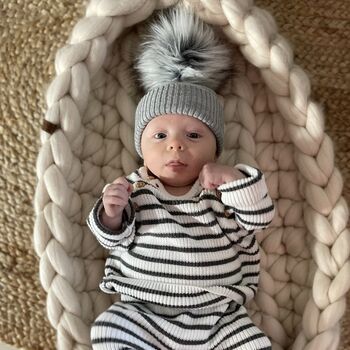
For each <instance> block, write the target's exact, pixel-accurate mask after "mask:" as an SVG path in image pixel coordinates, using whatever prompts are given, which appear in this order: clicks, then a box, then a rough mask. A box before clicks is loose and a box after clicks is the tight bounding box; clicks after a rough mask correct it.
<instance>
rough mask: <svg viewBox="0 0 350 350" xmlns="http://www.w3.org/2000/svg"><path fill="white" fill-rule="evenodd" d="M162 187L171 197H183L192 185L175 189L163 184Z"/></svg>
mask: <svg viewBox="0 0 350 350" xmlns="http://www.w3.org/2000/svg"><path fill="white" fill-rule="evenodd" d="M163 186H164V188H165V190H166V191H167V192H168V193H170V194H171V195H172V196H183V195H184V194H186V193H187V192H188V191H189V190H190V189H191V188H192V186H193V185H188V186H181V187H175V186H170V185H166V184H164V183H163Z"/></svg>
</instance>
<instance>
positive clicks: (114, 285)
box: [87, 164, 274, 308]
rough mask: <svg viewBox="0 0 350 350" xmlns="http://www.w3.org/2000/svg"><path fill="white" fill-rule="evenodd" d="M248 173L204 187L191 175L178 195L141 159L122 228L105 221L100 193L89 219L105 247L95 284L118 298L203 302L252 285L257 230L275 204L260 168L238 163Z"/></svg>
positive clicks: (247, 294) (229, 297)
mask: <svg viewBox="0 0 350 350" xmlns="http://www.w3.org/2000/svg"><path fill="white" fill-rule="evenodd" d="M236 168H238V169H239V170H241V171H242V172H244V173H245V174H246V178H244V179H239V180H236V181H232V182H230V183H227V184H223V185H221V186H219V187H218V189H217V191H213V190H206V189H203V188H202V187H201V186H200V184H199V181H198V180H197V181H196V182H195V183H194V185H193V186H192V188H191V190H190V191H189V192H188V193H186V194H185V195H183V196H173V195H171V194H169V193H168V192H167V191H166V190H165V188H164V187H163V185H162V183H161V182H160V181H159V180H158V179H156V178H153V177H150V176H148V174H147V170H146V168H144V167H142V168H140V169H138V170H137V171H135V172H133V173H132V174H131V175H129V176H127V180H128V181H129V182H130V183H132V184H133V187H134V191H133V192H132V194H131V196H130V198H129V203H128V205H127V207H126V208H125V210H124V213H123V215H124V220H123V224H122V228H121V229H120V230H119V231H117V232H115V231H111V230H109V229H108V228H106V227H104V226H103V225H102V224H101V222H100V220H99V215H100V212H101V209H102V208H103V204H102V198H99V199H98V201H97V203H96V204H95V206H94V208H93V209H92V211H91V212H90V214H89V217H88V219H87V224H88V226H89V227H90V229H91V231H92V232H93V234H94V235H95V236H96V238H97V240H98V241H99V242H100V244H101V245H102V246H103V247H105V248H107V249H109V250H110V255H109V257H108V259H107V261H106V265H105V276H104V278H103V280H102V282H101V285H100V287H101V289H102V290H103V291H105V292H107V293H120V294H121V297H122V300H124V301H136V300H137V301H143V302H148V303H154V304H158V305H163V306H170V307H179V308H203V307H212V306H215V305H220V304H222V303H228V302H231V301H234V302H236V303H238V304H244V303H245V302H246V301H248V300H250V299H251V298H253V296H254V295H255V293H256V289H257V285H258V278H259V247H258V244H257V241H256V238H255V234H254V233H255V231H257V230H261V229H264V228H266V227H267V226H268V224H269V223H270V222H271V221H272V218H273V215H274V205H273V203H272V200H271V198H270V196H269V195H268V192H267V186H266V183H265V179H264V175H263V174H262V173H261V171H260V170H258V169H255V168H252V167H249V166H247V165H243V164H239V165H236Z"/></svg>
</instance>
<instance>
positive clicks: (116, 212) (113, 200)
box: [102, 177, 132, 218]
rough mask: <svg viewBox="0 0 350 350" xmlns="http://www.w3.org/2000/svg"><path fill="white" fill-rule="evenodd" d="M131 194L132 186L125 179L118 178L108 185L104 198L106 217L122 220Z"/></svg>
mask: <svg viewBox="0 0 350 350" xmlns="http://www.w3.org/2000/svg"><path fill="white" fill-rule="evenodd" d="M131 192H132V186H131V184H130V183H129V182H128V181H127V180H126V178H125V177H118V178H117V179H116V180H114V181H113V182H112V183H111V184H110V185H108V186H107V188H106V190H105V191H104V193H103V197H102V202H103V207H104V210H105V213H106V215H107V216H108V217H110V218H121V217H122V213H123V210H124V208H125V207H126V206H127V204H128V199H129V196H130V194H131Z"/></svg>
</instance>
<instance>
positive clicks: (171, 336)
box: [91, 302, 271, 350]
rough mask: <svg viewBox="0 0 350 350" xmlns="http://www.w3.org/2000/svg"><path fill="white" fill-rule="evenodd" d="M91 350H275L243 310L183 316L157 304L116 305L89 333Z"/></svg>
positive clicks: (185, 312) (215, 310)
mask: <svg viewBox="0 0 350 350" xmlns="http://www.w3.org/2000/svg"><path fill="white" fill-rule="evenodd" d="M91 340H92V347H93V350H130V349H132V350H136V349H137V350H214V349H215V350H224V349H225V350H228V349H240V350H257V349H261V350H262V349H266V350H267V349H271V343H270V341H269V339H268V338H267V337H266V336H265V335H264V334H263V333H262V332H261V331H260V330H259V329H258V328H257V327H256V326H255V325H254V324H253V323H252V321H251V319H250V318H249V316H248V315H247V312H246V309H245V308H244V306H241V305H237V304H232V305H231V304H230V305H229V304H224V305H220V306H217V307H215V308H204V309H198V310H192V309H190V310H185V309H177V308H167V307H162V306H158V305H154V304H143V303H134V302H133V303H120V302H117V303H115V304H113V305H112V306H111V307H110V308H109V309H108V310H107V311H105V312H103V313H102V314H101V315H100V316H99V317H98V318H97V319H96V321H95V323H94V325H93V326H92V330H91Z"/></svg>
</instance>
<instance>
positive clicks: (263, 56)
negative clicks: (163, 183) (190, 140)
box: [34, 0, 350, 350]
mask: <svg viewBox="0 0 350 350" xmlns="http://www.w3.org/2000/svg"><path fill="white" fill-rule="evenodd" d="M176 3H178V1H176V0H134V1H127V0H125V1H122V0H114V1H113V0H91V1H90V3H89V5H88V7H87V11H86V17H84V18H83V19H81V20H80V21H79V22H78V23H77V24H76V25H75V27H74V30H73V31H72V34H71V36H70V39H69V43H68V44H67V45H66V46H64V47H63V48H61V49H60V50H59V51H58V52H57V55H56V59H55V68H56V77H55V78H54V80H53V81H52V83H51V85H50V86H49V87H48V89H47V96H46V100H47V107H48V108H47V113H46V115H45V122H44V126H43V129H44V130H43V131H42V133H41V143H42V146H41V149H40V152H39V156H38V159H37V176H38V182H37V188H36V193H35V211H36V222H35V228H34V231H35V232H34V243H35V249H36V253H37V254H38V255H39V256H40V279H41V283H42V286H43V288H44V289H45V291H46V292H47V311H48V317H49V320H50V322H51V324H52V326H53V327H54V328H55V329H56V330H57V348H58V349H60V350H70V349H74V350H78V349H79V350H80V349H91V345H90V326H91V324H92V322H93V320H94V319H95V318H96V317H97V315H99V314H100V313H101V312H102V311H104V310H105V309H106V308H107V307H108V306H109V305H110V304H111V302H112V301H113V300H112V298H111V297H110V296H109V295H107V294H103V293H101V292H100V291H99V289H98V285H99V282H100V279H101V277H102V272H103V266H104V261H105V258H106V252H105V251H103V249H102V248H101V247H100V246H99V244H98V243H97V241H96V240H95V239H94V237H93V236H92V234H91V233H90V231H89V229H88V228H87V226H86V224H85V220H86V217H87V215H88V213H89V211H90V210H91V208H92V205H93V203H94V201H95V200H96V198H97V197H98V196H99V195H100V193H101V190H102V188H103V186H104V185H105V184H106V183H107V182H111V181H113V180H114V179H115V178H116V177H118V176H121V175H123V174H129V173H131V172H132V171H133V170H134V169H136V168H137V167H138V166H139V159H138V157H137V153H136V151H135V149H134V141H133V140H134V138H133V118H134V112H135V108H136V104H137V101H138V99H139V98H140V93H141V92H140V91H139V90H138V84H137V82H136V81H135V76H134V71H133V69H132V61H133V58H134V57H133V53H134V52H135V48H136V47H137V45H138V40H139V34H140V33H142V31H143V26H144V21H145V20H146V19H147V18H148V17H150V16H151V15H152V13H153V12H154V11H155V10H157V9H160V8H165V7H168V6H171V5H175V4H176ZM179 5H180V6H189V7H193V8H194V9H195V11H196V13H197V14H198V15H199V16H201V17H202V18H203V19H204V20H205V21H206V22H208V23H210V24H212V25H214V26H217V27H219V28H220V29H221V31H222V33H223V36H224V37H225V38H226V40H227V42H229V43H231V44H232V46H233V47H234V48H235V50H236V51H237V55H235V57H239V59H238V61H236V62H235V66H236V70H237V74H236V76H235V77H234V78H233V79H232V80H231V81H227V83H226V84H225V86H224V87H223V88H222V90H221V91H220V95H221V96H222V99H223V102H224V106H225V124H226V126H225V127H226V129H225V145H224V152H223V154H222V156H221V157H220V162H222V163H225V164H232V165H233V164H236V163H246V164H249V165H252V166H256V167H259V168H260V169H261V170H262V171H263V172H264V174H265V176H266V180H267V184H268V187H269V192H270V195H271V197H272V198H273V200H274V202H275V205H276V215H275V218H274V220H273V222H272V224H271V226H270V227H269V229H267V230H266V231H263V232H260V233H259V234H258V237H257V238H258V241H259V243H260V247H261V268H262V270H261V277H260V289H259V292H258V294H257V296H256V298H255V299H254V300H253V301H252V302H251V303H250V304H249V307H248V308H249V312H250V315H251V317H252V319H253V321H254V322H255V323H256V324H257V325H258V326H259V327H260V328H261V329H263V330H264V332H265V333H266V334H267V335H268V336H269V337H270V339H271V341H272V344H273V349H274V350H278V349H295V350H299V349H308V350H331V349H336V348H337V347H338V343H339V336H340V320H341V317H342V316H343V314H344V312H345V294H346V293H347V291H348V290H349V288H350V278H349V276H350V261H349V254H350V235H349V231H348V230H347V229H346V224H347V220H348V208H347V205H346V202H345V200H344V199H343V197H342V196H341V193H342V188H343V184H342V178H341V175H340V173H339V171H338V170H337V168H335V166H334V151H333V146H332V142H331V140H330V138H329V136H328V135H327V134H326V133H325V132H324V115H323V111H322V109H321V108H320V107H319V105H318V104H317V103H315V102H314V101H312V100H311V99H310V92H311V87H310V82H309V79H308V77H307V75H306V74H305V72H304V71H303V69H302V68H300V67H299V66H298V65H296V64H295V63H294V58H293V51H292V49H291V46H290V45H289V43H288V42H287V41H286V40H285V39H284V38H283V36H281V35H280V34H279V33H278V30H277V26H276V24H275V21H274V19H273V18H272V16H271V14H270V13H269V12H267V11H266V10H262V9H260V8H259V7H257V6H255V5H254V1H253V0H222V1H218V0H201V1H199V0H187V1H182V2H181V3H180V2H179ZM315 59H316V58H315Z"/></svg>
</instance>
